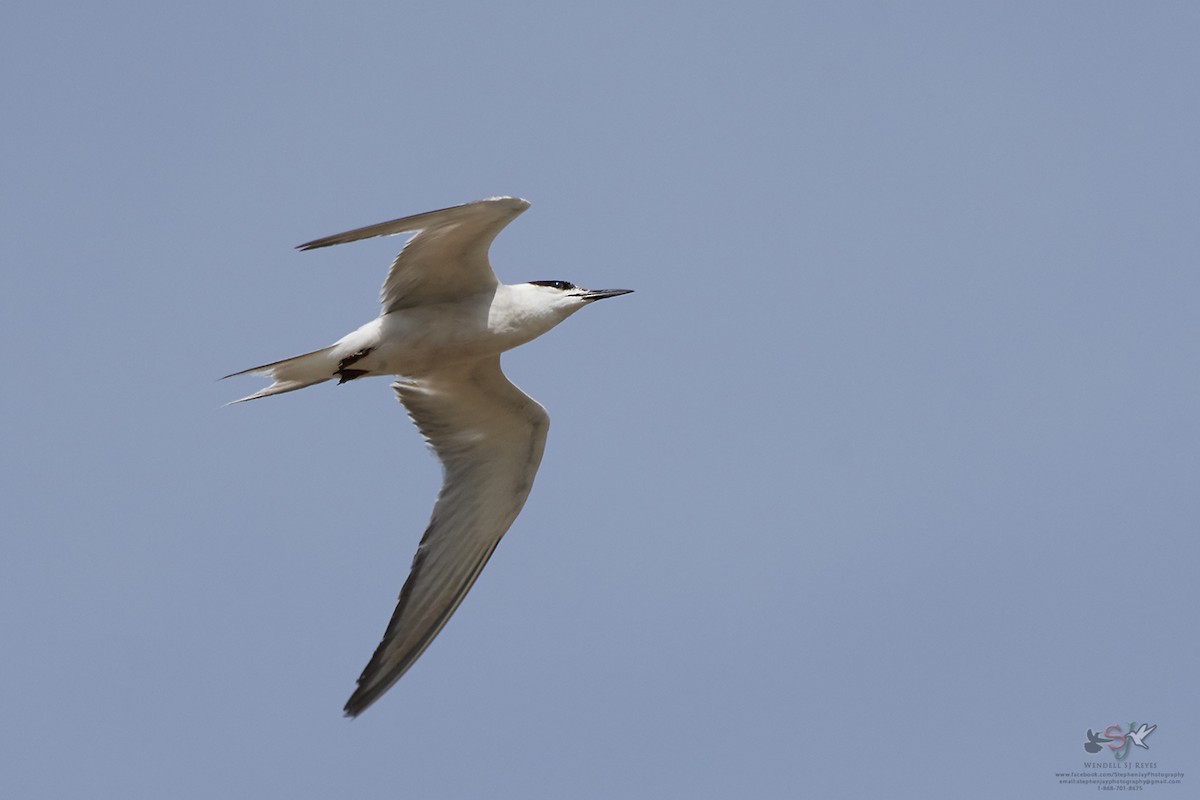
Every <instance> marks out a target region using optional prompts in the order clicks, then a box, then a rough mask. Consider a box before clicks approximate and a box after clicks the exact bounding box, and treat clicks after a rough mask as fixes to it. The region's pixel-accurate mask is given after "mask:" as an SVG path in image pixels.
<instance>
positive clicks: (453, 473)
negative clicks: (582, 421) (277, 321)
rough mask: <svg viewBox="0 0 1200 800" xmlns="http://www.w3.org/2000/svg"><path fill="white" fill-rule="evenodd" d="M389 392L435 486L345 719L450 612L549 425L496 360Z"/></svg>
mask: <svg viewBox="0 0 1200 800" xmlns="http://www.w3.org/2000/svg"><path fill="white" fill-rule="evenodd" d="M392 386H393V388H394V389H395V390H396V395H397V396H398V397H399V399H400V402H402V403H403V404H404V406H405V408H407V409H408V413H409V415H410V416H411V417H412V419H413V422H415V423H416V425H417V427H418V428H419V429H420V430H421V433H422V434H424V436H425V439H426V441H428V443H429V446H430V447H431V448H432V449H433V451H434V453H435V454H436V455H437V457H438V458H439V459H440V460H441V462H442V467H443V471H444V479H443V483H442V489H441V492H440V493H439V494H438V498H437V503H436V504H435V505H434V507H433V515H432V517H431V518H430V521H429V527H428V528H427V529H426V531H425V535H424V536H423V537H422V538H421V543H420V545H419V546H418V547H417V553H416V555H415V556H414V557H413V562H412V569H411V570H410V572H409V575H408V580H407V581H405V583H404V588H403V589H401V590H400V600H399V602H398V603H397V605H396V610H395V612H394V613H393V615H392V619H391V622H390V623H389V624H388V627H387V632H386V633H384V636H383V641H381V642H380V643H379V647H378V648H377V649H376V650H375V654H374V655H373V656H372V657H371V661H370V662H369V663H368V664H367V667H366V669H364V670H363V673H362V675H361V676H360V677H359V679H358V688H357V689H356V690H355V692H354V694H353V695H352V696H351V697H350V699H349V700H348V701H347V702H346V709H345V710H346V715H347V716H351V717H354V716H358V715H359V714H360V713H362V712H363V710H365V709H366V708H367V706H369V705H371V703H373V702H375V700H377V699H378V698H379V697H380V695H382V694H383V693H384V692H386V691H387V690H388V688H390V687H391V686H392V684H394V683H395V682H396V681H397V680H399V679H400V676H401V675H403V674H404V673H405V671H406V670H408V668H409V667H410V666H412V664H413V662H414V661H416V660H417V658H418V657H419V656H420V655H421V653H422V652H424V650H425V648H426V647H428V646H429V643H430V642H431V641H433V638H434V637H435V636H437V634H438V632H439V631H441V629H442V626H443V625H445V624H446V621H447V620H448V619H449V618H450V615H451V614H453V613H454V610H455V609H456V608H458V605H459V603H461V602H462V599H463V597H464V596H465V595H466V593H467V591H468V590H469V589H470V588H471V585H472V584H473V583H474V582H475V579H476V578H477V577H479V573H480V571H481V570H482V569H483V567H484V565H485V564H486V563H487V561H488V558H490V557H491V555H492V551H493V550H495V548H496V545H497V544H498V543H499V541H500V537H502V536H503V535H504V533H505V532H506V531H507V530H508V528H509V526H510V525H512V523H513V520H515V519H516V518H517V514H518V513H520V511H521V507H522V506H523V505H524V504H525V498H526V497H528V496H529V490H530V488H531V487H532V486H533V478H534V475H536V474H537V469H538V465H539V464H540V463H541V460H542V450H543V449H544V447H545V445H546V431H547V429H548V428H549V424H550V418H549V417H548V416H547V414H546V410H545V409H544V408H542V407H541V405H539V404H538V403H537V401H535V400H533V399H532V398H530V397H528V396H527V395H525V394H524V393H523V392H521V390H520V389H518V388H517V387H516V386H513V385H512V384H511V383H509V381H508V379H507V378H505V377H504V373H503V372H501V371H500V357H499V356H489V357H487V358H484V359H481V360H480V361H477V362H472V363H469V364H466V365H459V366H455V367H453V368H448V369H444V370H441V371H439V372H437V373H435V374H433V375H427V376H423V377H421V378H420V379H401V380H398V381H396V383H394V384H393V385H392Z"/></svg>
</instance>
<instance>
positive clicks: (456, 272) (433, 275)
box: [298, 197, 529, 314]
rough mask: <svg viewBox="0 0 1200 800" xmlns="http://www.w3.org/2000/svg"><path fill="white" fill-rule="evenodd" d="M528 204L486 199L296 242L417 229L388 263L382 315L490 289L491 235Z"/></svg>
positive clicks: (323, 243) (325, 243)
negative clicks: (489, 251) (489, 259)
mask: <svg viewBox="0 0 1200 800" xmlns="http://www.w3.org/2000/svg"><path fill="white" fill-rule="evenodd" d="M527 208H529V203H528V202H527V201H525V200H522V199H520V198H519V197H492V198H489V199H487V200H477V201H475V202H474V203H465V204H464V205H461V206H452V207H451V208H443V209H441V210H438V211H428V212H426V213H424V214H416V215H414V216H411V217H402V218H400V219H394V220H391V221H389V222H380V223H379V224H377V225H368V226H366V227H365V228H356V229H355V230H352V231H346V232H345V233H335V234H334V235H332V236H326V237H324V238H322V239H314V240H313V241H311V242H306V243H304V244H302V245H300V246H299V248H298V249H300V250H314V249H316V248H318V247H329V246H330V245H335V244H345V243H346V242H356V241H358V240H360V239H370V238H373V237H376V236H392V235H394V234H398V233H410V232H413V231H416V232H417V235H416V236H413V237H412V238H411V239H409V240H408V243H407V244H405V245H404V248H403V249H402V250H401V251H400V254H399V255H397V256H396V259H395V261H393V262H392V268H391V270H389V271H388V276H387V279H386V280H385V281H384V282H383V288H382V289H381V290H380V293H379V299H380V302H381V303H382V304H383V313H385V314H387V313H389V312H392V311H396V310H398V309H401V308H408V307H410V306H415V305H422V304H425V303H433V302H437V301H439V300H443V299H449V298H456V297H462V296H463V295H467V294H475V293H478V292H485V291H489V290H491V289H494V288H495V287H496V283H497V281H496V274H495V273H494V272H492V265H491V263H490V262H489V261H488V248H490V247H491V245H492V241H493V240H494V239H495V238H496V235H497V234H499V233H500V231H501V230H503V229H504V227H505V226H506V225H508V223H510V222H512V221H513V220H514V219H516V217H517V215H519V214H520V213H521V212H522V211H524V210H525V209H527Z"/></svg>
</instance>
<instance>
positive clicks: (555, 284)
mask: <svg viewBox="0 0 1200 800" xmlns="http://www.w3.org/2000/svg"><path fill="white" fill-rule="evenodd" d="M530 283H532V284H533V285H534V286H549V287H550V288H551V289H562V290H563V291H564V292H565V291H567V290H568V289H574V288H575V284H573V283H567V282H566V281H530Z"/></svg>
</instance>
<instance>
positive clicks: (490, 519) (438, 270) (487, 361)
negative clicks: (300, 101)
mask: <svg viewBox="0 0 1200 800" xmlns="http://www.w3.org/2000/svg"><path fill="white" fill-rule="evenodd" d="M528 207H529V203H528V202H526V201H525V200H522V199H520V198H516V197H492V198H489V199H486V200H479V201H476V202H474V203H466V204H464V205H460V206H453V207H451V208H445V209H441V210H440V211H430V212H427V213H425V214H417V215H415V216H411V217H403V218H401V219H396V220H392V221H391V222H381V223H379V224H377V225H369V226H367V227H365V228H357V229H355V230H352V231H347V232H345V233H338V234H334V235H332V236H326V237H325V238H323V239H315V240H313V241H311V242H307V243H305V244H302V245H299V247H298V248H297V249H299V250H314V249H316V248H319V247H328V246H330V245H335V244H344V243H346V242H355V241H358V240H360V239H369V238H373V237H376V236H392V235H394V234H398V233H415V235H414V236H412V238H410V239H409V240H408V242H407V243H406V244H405V245H404V247H403V248H402V249H401V251H400V254H399V255H398V256H396V259H395V261H393V262H392V267H391V270H390V271H389V272H388V275H387V279H386V280H385V281H384V283H383V289H382V290H381V292H380V299H381V303H382V309H381V311H380V314H379V317H378V318H376V319H374V320H372V321H371V322H368V323H367V324H366V325H363V326H362V327H361V328H359V329H358V330H356V331H354V332H352V333H350V334H347V335H346V336H343V337H342V338H341V339H339V340H338V341H336V342H334V343H333V344H331V345H330V346H329V347H326V348H323V349H321V350H316V351H314V352H311V353H306V354H304V355H300V356H296V357H294V358H288V359H285V360H283V361H276V362H274V363H271V364H263V365H262V366H258V367H252V368H250V369H247V370H243V371H241V372H235V373H233V374H232V375H227V376H225V377H227V378H232V377H235V376H238V375H248V374H252V375H261V376H264V377H267V378H270V379H271V385H270V386H268V387H266V388H265V389H262V390H260V391H257V392H255V393H254V394H251V395H249V396H247V397H243V398H242V399H240V400H235V401H234V402H235V403H241V402H245V401H246V400H256V399H258V398H260V397H269V396H270V395H274V394H282V393H283V392H291V391H294V390H296V389H302V388H304V387H306V386H312V385H314V384H317V383H323V382H324V381H328V380H333V379H334V378H337V379H338V383H339V384H342V383H345V382H347V381H352V380H357V379H359V378H364V377H370V376H374V375H389V376H396V377H397V380H396V381H395V382H394V383H393V384H392V389H393V390H394V391H395V392H396V396H397V398H398V399H399V400H400V402H401V403H403V404H404V407H405V408H406V409H407V410H408V414H409V417H410V418H411V419H412V421H413V422H414V423H415V424H416V426H417V428H418V430H420V432H421V434H422V435H423V436H424V437H425V441H426V443H427V444H428V445H429V447H430V449H431V450H432V451H433V452H434V454H435V455H436V456H437V458H438V459H439V460H440V461H441V464H442V473H443V480H442V488H441V491H440V492H439V493H438V496H437V500H436V501H435V503H434V506H433V513H432V515H431V517H430V520H429V525H428V527H427V528H426V529H425V533H424V535H423V536H422V537H421V541H420V544H419V545H418V546H417V552H416V555H415V556H414V557H413V560H412V567H411V568H410V570H409V573H408V579H407V580H406V581H405V582H404V587H403V588H402V589H401V590H400V599H399V602H398V603H397V604H396V610H395V612H394V613H393V614H392V618H391V621H390V622H389V624H388V626H387V631H386V632H385V633H384V635H383V640H382V641H381V642H380V643H379V646H378V648H376V650H375V654H374V655H373V656H372V657H371V660H370V661H369V662H368V664H367V666H366V669H364V670H363V672H362V675H361V676H360V677H359V679H358V684H357V688H356V689H355V691H354V693H353V694H352V695H351V696H350V699H349V700H348V701H347V702H346V706H345V709H344V710H345V713H346V716H348V717H356V716H358V715H359V714H361V713H362V712H363V711H364V710H366V708H367V707H368V706H370V705H371V704H372V703H374V702H375V701H376V700H378V699H379V698H380V696H381V695H383V693H384V692H386V691H387V690H388V689H389V688H391V687H392V685H393V684H395V683H396V681H398V680H399V679H400V677H401V676H402V675H404V673H405V672H406V671H407V670H408V668H409V667H411V666H412V665H413V662H415V661H416V660H417V658H418V657H420V655H421V653H423V652H424V651H425V648H427V647H428V646H429V644H430V642H432V641H433V639H434V637H435V636H437V635H438V633H439V632H440V631H441V629H442V627H443V626H444V625H445V624H446V621H447V620H448V619H449V618H450V615H451V614H453V613H454V611H455V609H457V608H458V606H459V604H460V603H461V602H462V601H463V597H465V596H466V594H467V591H468V590H470V588H471V585H472V584H474V583H475V579H476V578H478V577H479V573H480V571H481V570H482V569H483V567H484V565H485V564H487V561H488V559H489V558H490V557H491V555H492V552H493V551H494V550H495V549H496V545H497V544H498V543H499V541H500V538H501V537H502V536H504V534H505V532H507V531H508V529H509V527H510V526H511V525H512V524H513V521H514V520H515V519H516V518H517V514H519V513H520V511H521V508H522V506H524V505H525V499H526V498H527V497H528V496H529V490H530V488H531V487H532V486H533V479H534V476H535V475H536V474H537V470H538V465H539V464H540V463H541V460H542V451H543V449H544V447H545V444H546V431H547V429H548V427H549V422H550V418H549V416H548V415H547V414H546V410H545V409H544V408H542V406H541V405H540V404H539V403H538V402H537V401H536V400H534V399H533V398H531V397H529V396H528V395H526V394H525V393H524V392H522V391H521V390H520V389H518V388H517V387H516V386H514V385H513V384H512V383H510V382H509V380H508V379H507V378H506V377H505V376H504V373H503V372H502V371H501V369H500V354H501V353H503V352H504V351H506V350H511V349H512V348H514V347H517V346H518V345H522V344H525V343H526V342H528V341H531V340H533V339H536V338H537V337H538V336H541V335H542V334H543V333H545V332H546V331H548V330H550V329H551V328H553V327H554V326H555V325H557V324H559V323H560V322H562V321H563V320H565V319H566V318H567V317H569V316H571V315H572V314H574V313H575V312H576V311H578V310H579V309H581V308H583V307H584V306H587V305H590V304H591V303H594V302H595V301H597V300H604V299H605V298H609V297H617V296H619V295H623V294H629V293H630V292H631V291H632V290H631V289H581V288H579V287H578V286H575V285H574V284H572V283H568V282H567V281H561V280H541V281H531V282H529V283H517V284H512V285H506V284H503V283H500V282H499V280H497V278H496V274H495V273H494V272H493V271H492V267H491V264H490V263H489V261H488V249H489V248H490V246H491V243H492V241H493V240H494V239H495V238H496V235H497V234H499V233H500V231H501V230H502V229H503V228H504V227H505V226H506V225H508V223H510V222H512V221H513V219H515V218H516V217H517V215H519V214H520V213H521V212H523V211H524V210H525V209H527V208H528Z"/></svg>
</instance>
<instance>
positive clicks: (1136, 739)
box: [1126, 722, 1158, 750]
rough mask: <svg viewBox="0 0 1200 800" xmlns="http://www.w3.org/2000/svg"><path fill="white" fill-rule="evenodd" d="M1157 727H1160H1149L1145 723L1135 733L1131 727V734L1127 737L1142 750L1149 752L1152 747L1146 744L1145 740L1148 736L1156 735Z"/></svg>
mask: <svg viewBox="0 0 1200 800" xmlns="http://www.w3.org/2000/svg"><path fill="white" fill-rule="evenodd" d="M1157 727H1158V726H1157V725H1147V724H1146V723H1144V722H1143V723H1142V727H1140V728H1138V729H1137V730H1136V731H1135V730H1133V726H1132V725H1130V726H1129V728H1130V730H1129V733H1128V734H1126V735H1127V736H1128V737H1129V738H1130V739H1132V740H1133V743H1134V744H1135V745H1137V746H1138V747H1140V748H1142V749H1143V750H1149V749H1150V745H1148V744H1146V742H1145V739H1146V737H1147V736H1149V735H1150V734H1152V733H1154V729H1155V728H1157Z"/></svg>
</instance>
